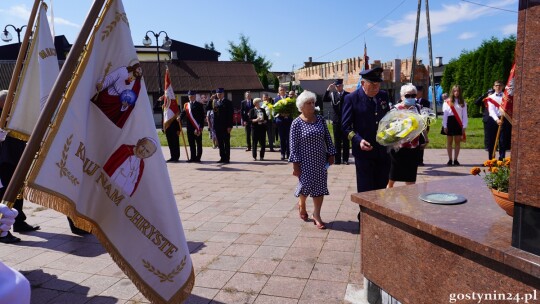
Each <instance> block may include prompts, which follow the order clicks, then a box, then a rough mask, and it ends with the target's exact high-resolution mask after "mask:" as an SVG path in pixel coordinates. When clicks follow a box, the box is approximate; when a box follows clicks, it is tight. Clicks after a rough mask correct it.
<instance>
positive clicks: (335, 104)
mask: <svg viewBox="0 0 540 304" xmlns="http://www.w3.org/2000/svg"><path fill="white" fill-rule="evenodd" d="M348 94H349V92H347V91H345V90H343V79H336V80H335V81H334V82H332V83H331V84H330V85H329V86H328V88H327V89H326V92H325V93H324V96H323V101H325V102H331V103H332V108H333V109H334V115H333V116H332V126H333V127H334V143H335V145H336V160H335V164H336V165H339V164H341V163H343V164H344V165H348V164H349V148H350V144H349V143H350V142H349V138H347V137H346V136H345V134H344V133H343V131H342V130H341V112H342V108H343V101H344V100H345V96H347V95H348ZM342 150H343V152H342ZM342 155H343V158H342ZM342 161H343V162H342Z"/></svg>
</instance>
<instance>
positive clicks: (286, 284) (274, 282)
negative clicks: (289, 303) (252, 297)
mask: <svg viewBox="0 0 540 304" xmlns="http://www.w3.org/2000/svg"><path fill="white" fill-rule="evenodd" d="M306 283H307V280H306V279H298V278H288V277H280V276H271V277H270V279H268V282H267V283H266V286H264V288H263V290H262V291H261V294H265V295H270V296H280V297H287V298H295V299H298V298H300V296H301V295H302V292H303V291H304V287H305V285H306Z"/></svg>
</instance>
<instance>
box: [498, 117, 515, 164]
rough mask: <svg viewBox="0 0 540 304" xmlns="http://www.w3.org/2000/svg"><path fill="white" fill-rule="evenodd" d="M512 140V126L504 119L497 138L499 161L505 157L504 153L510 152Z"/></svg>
mask: <svg viewBox="0 0 540 304" xmlns="http://www.w3.org/2000/svg"><path fill="white" fill-rule="evenodd" d="M511 140H512V124H511V123H510V122H509V121H508V120H507V119H505V120H504V121H503V124H502V127H501V135H500V137H499V159H500V160H502V159H503V158H505V157H506V151H507V150H510V147H511Z"/></svg>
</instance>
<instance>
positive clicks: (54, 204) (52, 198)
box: [23, 186, 195, 304]
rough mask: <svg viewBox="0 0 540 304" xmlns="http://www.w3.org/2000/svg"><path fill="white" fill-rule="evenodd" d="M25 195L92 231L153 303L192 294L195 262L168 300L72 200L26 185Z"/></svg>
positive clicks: (179, 298)
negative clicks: (135, 268) (132, 265)
mask: <svg viewBox="0 0 540 304" xmlns="http://www.w3.org/2000/svg"><path fill="white" fill-rule="evenodd" d="M23 196H24V198H25V199H27V200H29V201H31V202H33V203H36V204H39V205H41V206H43V207H47V208H50V209H53V210H56V211H58V212H60V213H63V214H65V215H67V216H68V217H69V218H70V219H71V220H72V221H73V223H74V224H75V226H77V228H80V229H83V230H85V231H88V232H91V233H92V234H93V235H94V236H95V237H96V238H97V239H98V240H99V242H100V243H101V245H102V246H103V247H104V248H105V250H107V252H108V253H109V255H110V256H111V257H112V259H113V260H114V262H115V263H116V264H117V265H118V267H120V269H122V271H123V272H124V273H125V274H126V275H127V276H128V278H129V279H130V280H131V282H132V283H133V284H134V285H135V286H136V287H137V289H139V291H140V292H141V293H142V294H143V295H144V296H145V297H146V298H147V299H148V300H149V301H150V302H151V303H168V304H173V303H182V302H184V301H185V300H186V299H187V298H188V297H189V296H190V294H191V291H192V289H193V286H194V285H195V272H194V269H193V264H192V266H191V274H190V275H189V278H188V279H187V281H186V283H185V284H184V286H182V288H180V290H179V291H178V292H177V293H176V294H175V295H174V296H172V297H171V299H170V300H169V301H166V300H165V299H163V298H162V297H160V296H158V294H157V293H155V292H153V291H152V289H151V288H149V285H147V284H143V283H142V282H143V280H142V279H141V278H140V277H139V276H138V274H137V272H136V271H135V270H133V269H132V268H131V266H130V265H129V263H126V261H125V260H124V259H123V258H122V256H121V255H120V254H119V253H118V252H117V250H116V248H115V247H114V246H113V245H112V244H111V242H110V241H109V239H108V238H107V236H106V235H105V234H104V233H103V232H102V231H101V229H99V227H98V226H97V225H96V224H95V223H93V222H92V221H90V220H87V219H85V218H84V217H81V216H80V215H79V214H78V213H77V212H76V211H75V208H74V206H73V205H72V203H71V202H70V201H68V200H67V199H64V198H61V197H58V196H56V195H53V194H50V193H47V192H45V191H42V190H39V189H36V188H32V187H30V186H26V187H24V193H23ZM188 254H189V253H188Z"/></svg>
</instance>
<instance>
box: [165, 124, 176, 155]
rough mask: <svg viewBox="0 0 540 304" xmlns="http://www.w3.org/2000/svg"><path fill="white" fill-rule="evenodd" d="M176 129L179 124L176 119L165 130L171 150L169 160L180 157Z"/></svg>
mask: <svg viewBox="0 0 540 304" xmlns="http://www.w3.org/2000/svg"><path fill="white" fill-rule="evenodd" d="M178 131H180V124H179V123H178V121H177V120H176V119H175V120H174V121H173V122H172V123H171V125H170V126H169V127H168V128H167V130H165V137H167V143H168V144H169V151H170V152H171V160H179V159H180V138H179V137H178Z"/></svg>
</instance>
